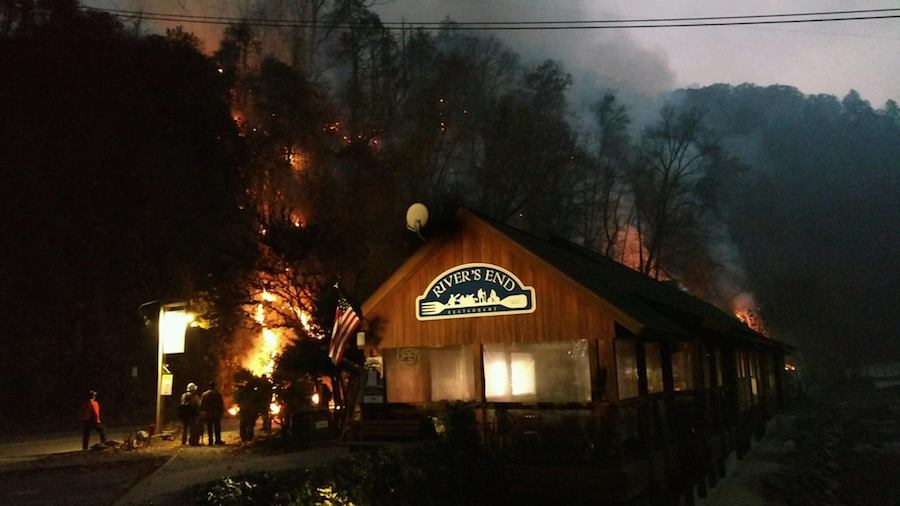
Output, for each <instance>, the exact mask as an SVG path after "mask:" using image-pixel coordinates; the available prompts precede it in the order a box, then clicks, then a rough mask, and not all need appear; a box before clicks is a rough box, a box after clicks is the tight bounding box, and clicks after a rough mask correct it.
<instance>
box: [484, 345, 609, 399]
mask: <svg viewBox="0 0 900 506" xmlns="http://www.w3.org/2000/svg"><path fill="white" fill-rule="evenodd" d="M484 396H485V399H487V400H488V401H494V402H590V400H591V370H590V362H589V358H588V345H587V341H586V340H583V339H582V340H579V341H561V342H553V343H516V344H485V345H484Z"/></svg>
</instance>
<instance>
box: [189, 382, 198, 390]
mask: <svg viewBox="0 0 900 506" xmlns="http://www.w3.org/2000/svg"><path fill="white" fill-rule="evenodd" d="M187 391H188V392H196V391H197V385H195V384H193V383H188V386H187Z"/></svg>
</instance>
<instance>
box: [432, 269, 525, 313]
mask: <svg viewBox="0 0 900 506" xmlns="http://www.w3.org/2000/svg"><path fill="white" fill-rule="evenodd" d="M534 309H535V297H534V288H532V287H530V286H524V285H523V284H522V282H521V281H520V280H519V278H518V277H516V275H515V274H513V273H511V272H509V271H508V270H506V269H504V268H503V267H499V266H497V265H492V264H484V263H473V264H464V265H458V266H456V267H453V268H452V269H448V270H446V271H444V272H443V273H441V274H439V275H438V276H437V277H436V278H434V280H432V282H431V283H430V284H429V285H428V288H426V289H425V292H424V293H422V295H420V296H419V297H417V298H416V318H418V319H419V320H442V319H448V318H473V317H479V316H501V315H510V314H523V313H533V312H534Z"/></svg>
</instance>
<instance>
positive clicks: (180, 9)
mask: <svg viewBox="0 0 900 506" xmlns="http://www.w3.org/2000/svg"><path fill="white" fill-rule="evenodd" d="M293 3H294V2H291V1H288V0H153V1H150V0H87V1H85V4H87V5H90V6H93V7H100V8H123V9H139V10H140V9H142V10H145V11H148V12H170V13H176V14H192V15H226V16H239V15H246V14H248V13H259V12H263V11H265V10H269V11H271V9H272V7H273V6H275V5H276V4H277V6H278V8H280V9H283V11H284V12H286V15H287V16H290V12H291V5H292V4H293ZM884 7H890V6H886V5H885V4H884V3H883V2H877V1H872V0H868V1H861V0H857V1H842V0H795V1H792V2H781V1H777V0H764V1H758V2H742V1H738V0H693V1H691V2H672V1H671V0H641V1H640V2H634V1H625V0H615V1H599V0H378V1H376V2H375V5H374V7H373V9H374V10H375V11H376V12H377V13H378V14H379V15H380V16H381V18H382V19H383V20H385V21H400V20H403V19H405V20H407V21H410V22H413V23H414V22H435V21H441V20H444V19H453V20H456V21H461V22H464V21H559V20H590V19H638V18H668V17H692V16H725V15H751V14H774V13H800V12H820V11H829V10H849V9H874V8H884ZM184 26H185V28H187V29H188V30H191V31H193V32H195V33H197V34H198V35H199V36H200V37H201V39H203V41H204V48H205V50H206V51H208V52H211V51H212V50H214V49H215V47H216V46H217V44H218V39H219V37H220V36H221V33H222V27H221V26H214V25H199V24H195V25H192V24H189V23H185V24H184ZM148 28H151V29H152V28H153V27H152V25H148ZM482 33H483V32H482ZM488 33H493V35H495V36H497V37H498V38H500V39H501V40H503V41H505V42H507V43H508V44H509V45H510V46H511V48H512V49H514V50H515V51H516V52H518V53H519V54H520V55H521V56H522V58H523V61H524V62H526V63H528V62H534V63H537V62H539V61H541V60H543V59H546V58H555V59H558V60H560V61H562V62H563V63H564V65H565V66H566V68H567V70H568V71H569V72H570V73H571V74H572V76H573V78H574V79H575V86H574V87H573V90H572V93H571V97H570V98H571V99H572V103H573V106H574V108H575V109H576V110H579V109H582V108H583V107H585V106H586V105H588V104H589V103H590V102H592V101H593V100H596V96H597V92H598V90H606V89H611V90H614V91H617V92H618V93H619V95H620V96H621V97H622V98H623V100H624V101H626V102H628V103H629V104H630V105H631V107H632V109H633V112H635V113H636V114H635V115H636V116H638V118H637V119H640V116H641V115H642V111H641V109H642V108H646V109H647V110H648V111H649V110H652V109H653V108H654V107H655V106H656V105H657V103H658V101H659V100H658V97H659V96H660V95H661V94H663V93H665V92H667V91H670V90H673V89H675V88H684V87H701V86H706V85H709V84H713V83H719V82H721V83H729V84H740V83H744V82H751V83H755V84H759V85H762V86H766V85H771V84H783V85H790V86H795V87H797V88H799V89H800V91H802V92H803V93H806V94H819V93H826V94H831V95H835V96H838V97H843V96H844V95H846V93H847V92H848V91H849V90H850V89H855V90H857V91H859V92H860V94H861V95H862V97H863V98H864V99H866V100H868V101H869V102H871V103H872V105H873V106H874V107H876V108H879V107H881V106H882V105H883V104H884V102H885V101H886V100H887V99H890V98H893V99H895V100H896V99H898V98H900V79H897V78H896V76H898V75H900V19H887V20H874V21H872V20H870V21H848V22H837V23H816V24H792V25H775V26H752V27H740V26H738V27H734V26H731V27H704V28H665V29H631V30H561V31H525V32H488Z"/></svg>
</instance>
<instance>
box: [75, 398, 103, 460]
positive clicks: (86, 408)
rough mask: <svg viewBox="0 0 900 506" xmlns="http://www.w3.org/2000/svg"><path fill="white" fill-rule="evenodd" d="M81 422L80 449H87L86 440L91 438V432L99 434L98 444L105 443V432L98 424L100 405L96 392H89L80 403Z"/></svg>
mask: <svg viewBox="0 0 900 506" xmlns="http://www.w3.org/2000/svg"><path fill="white" fill-rule="evenodd" d="M81 422H82V437H81V449H82V450H87V449H88V440H90V437H91V431H92V430H96V431H97V433H98V434H100V442H101V443H105V442H106V432H105V431H104V430H103V424H102V423H100V403H99V402H97V392H95V391H94V390H91V391H89V392H88V394H87V398H86V399H85V400H84V402H82V403H81Z"/></svg>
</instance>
